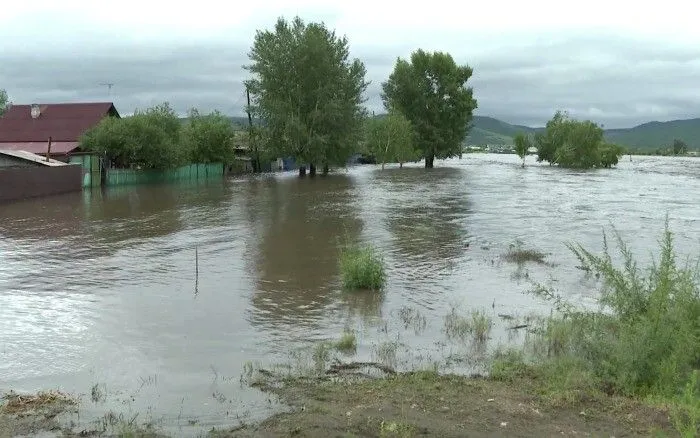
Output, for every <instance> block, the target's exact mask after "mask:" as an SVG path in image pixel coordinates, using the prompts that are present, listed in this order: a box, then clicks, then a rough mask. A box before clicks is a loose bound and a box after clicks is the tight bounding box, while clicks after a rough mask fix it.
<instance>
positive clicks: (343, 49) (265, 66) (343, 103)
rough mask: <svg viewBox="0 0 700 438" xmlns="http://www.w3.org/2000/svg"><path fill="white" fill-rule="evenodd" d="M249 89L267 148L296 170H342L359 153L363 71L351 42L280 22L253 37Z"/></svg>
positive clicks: (322, 29) (318, 28)
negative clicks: (292, 160)
mask: <svg viewBox="0 0 700 438" xmlns="http://www.w3.org/2000/svg"><path fill="white" fill-rule="evenodd" d="M249 58H250V60H251V64H250V65H248V66H246V69H247V70H248V71H250V73H251V74H252V76H253V77H252V79H250V80H249V81H248V83H247V85H248V87H249V90H250V93H251V98H252V102H251V106H252V108H251V110H252V111H253V112H254V113H255V114H256V115H257V116H258V117H260V118H261V119H262V121H263V123H264V125H265V127H266V131H267V134H268V135H266V140H267V147H268V148H270V149H271V152H272V153H274V154H276V155H277V156H292V157H294V158H295V159H296V160H297V161H298V162H299V163H302V164H310V165H311V166H312V173H313V169H314V168H315V167H314V166H315V165H316V164H322V165H323V166H324V169H326V168H327V166H329V165H344V164H345V163H346V162H347V159H348V158H349V157H350V155H351V154H352V153H353V152H355V151H356V149H357V146H358V143H359V140H360V134H361V132H362V123H363V120H364V117H365V113H366V111H365V109H364V107H363V105H362V104H363V103H364V98H363V93H364V91H365V90H366V88H367V85H368V83H367V82H366V81H365V66H364V64H363V63H362V62H361V61H360V60H358V59H353V60H351V59H350V52H349V47H348V40H347V38H345V37H338V36H336V34H335V32H334V31H330V30H328V29H327V28H326V26H325V25H324V24H323V23H308V24H307V23H305V22H304V21H302V20H301V18H299V17H297V18H295V19H294V20H293V21H292V22H291V23H290V22H287V21H286V20H284V19H283V18H280V19H279V20H278V21H277V24H276V25H275V28H274V30H259V31H257V32H256V35H255V40H254V42H253V46H252V49H251V51H250V53H249Z"/></svg>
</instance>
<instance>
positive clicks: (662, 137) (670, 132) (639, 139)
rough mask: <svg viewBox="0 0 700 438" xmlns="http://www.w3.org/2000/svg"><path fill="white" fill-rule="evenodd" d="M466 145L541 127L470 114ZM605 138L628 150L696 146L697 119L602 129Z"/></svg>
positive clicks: (507, 140)
mask: <svg viewBox="0 0 700 438" xmlns="http://www.w3.org/2000/svg"><path fill="white" fill-rule="evenodd" d="M472 124H473V127H472V130H471V132H470V133H469V135H468V136H467V144H470V145H482V144H498V143H500V142H499V141H498V139H501V140H503V141H502V143H504V144H512V143H513V136H515V134H517V133H518V132H527V133H533V132H537V131H539V130H542V129H543V128H531V127H528V126H519V125H511V124H510V123H506V122H503V121H501V120H498V119H494V118H493V117H484V116H474V119H473V121H472ZM605 138H606V140H608V141H610V142H613V143H617V144H620V145H622V146H626V147H628V148H632V149H640V150H647V151H651V150H656V149H658V148H661V147H663V146H670V145H671V144H672V143H673V140H674V139H679V140H683V141H684V142H685V143H686V144H687V145H688V147H689V148H690V149H699V148H700V119H688V120H672V121H669V122H649V123H644V124H641V125H638V126H635V127H633V128H626V129H606V130H605Z"/></svg>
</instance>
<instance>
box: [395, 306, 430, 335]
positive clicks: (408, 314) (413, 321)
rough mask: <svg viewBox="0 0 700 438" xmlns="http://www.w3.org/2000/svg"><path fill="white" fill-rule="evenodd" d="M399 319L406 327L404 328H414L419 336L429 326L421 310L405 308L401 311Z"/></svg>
mask: <svg viewBox="0 0 700 438" xmlns="http://www.w3.org/2000/svg"><path fill="white" fill-rule="evenodd" d="M399 318H400V319H401V322H402V323H403V325H404V328H409V327H412V328H413V331H414V332H415V333H416V334H417V335H418V334H421V333H422V332H423V330H425V327H426V326H427V325H428V321H427V319H426V318H425V316H423V314H421V313H420V310H418V309H414V308H412V307H407V306H403V307H401V308H400V309H399Z"/></svg>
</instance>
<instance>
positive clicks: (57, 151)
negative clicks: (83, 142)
mask: <svg viewBox="0 0 700 438" xmlns="http://www.w3.org/2000/svg"><path fill="white" fill-rule="evenodd" d="M79 145H80V144H79V143H78V142H77V141H52V142H51V155H64V154H67V153H69V152H72V151H74V150H75V149H78V146H79ZM48 146H49V142H48V141H27V142H17V143H0V149H3V150H9V151H27V152H31V153H33V154H44V155H45V154H46V152H47V150H48Z"/></svg>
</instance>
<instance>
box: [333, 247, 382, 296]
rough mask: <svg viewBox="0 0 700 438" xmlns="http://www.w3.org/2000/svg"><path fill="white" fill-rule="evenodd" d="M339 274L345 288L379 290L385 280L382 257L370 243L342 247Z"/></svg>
mask: <svg viewBox="0 0 700 438" xmlns="http://www.w3.org/2000/svg"><path fill="white" fill-rule="evenodd" d="M340 274H341V276H342V280H343V286H344V287H345V288H346V289H369V290H380V289H381V288H383V287H384V283H385V282H386V273H385V270H384V259H383V258H382V256H381V255H380V254H379V253H378V252H377V251H376V250H375V249H374V247H372V246H371V245H364V246H360V245H350V246H347V247H345V248H343V249H342V251H341V252H340Z"/></svg>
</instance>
